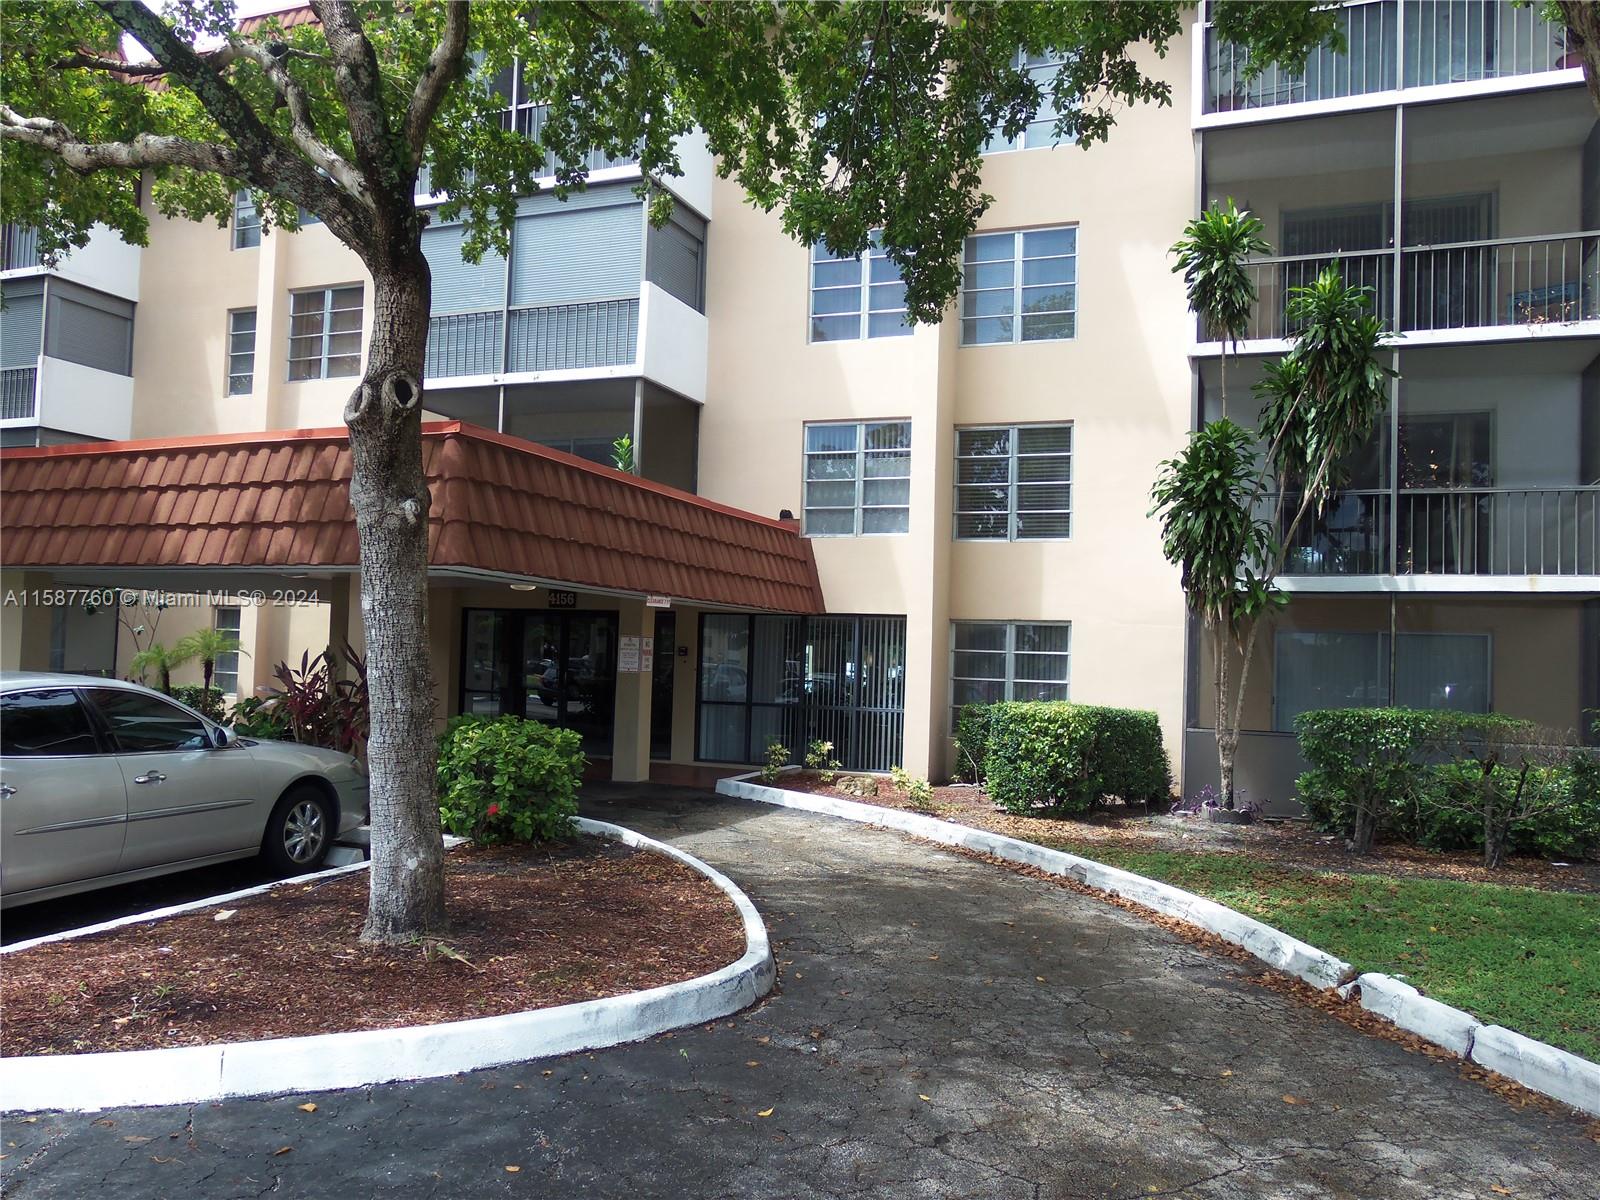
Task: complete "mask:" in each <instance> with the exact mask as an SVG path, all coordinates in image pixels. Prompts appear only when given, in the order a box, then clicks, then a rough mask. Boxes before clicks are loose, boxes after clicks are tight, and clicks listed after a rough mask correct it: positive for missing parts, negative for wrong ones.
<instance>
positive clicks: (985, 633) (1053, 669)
mask: <svg viewBox="0 0 1600 1200" xmlns="http://www.w3.org/2000/svg"><path fill="white" fill-rule="evenodd" d="M1071 643H1072V626H1071V625H1070V624H1066V623H1054V622H1052V623H1040V624H1028V625H1020V624H1013V623H1009V622H1004V621H953V622H951V625H950V728H951V729H954V728H955V727H956V724H955V723H956V717H957V715H958V714H959V713H960V712H961V709H962V708H963V707H964V706H965V705H968V704H997V703H999V702H1000V701H1002V700H1066V699H1068V695H1067V682H1068V680H1069V679H1070V678H1071V670H1070V668H1071V662H1072V659H1071V653H1070V651H1071Z"/></svg>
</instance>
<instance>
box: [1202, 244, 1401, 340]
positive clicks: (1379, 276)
mask: <svg viewBox="0 0 1600 1200" xmlns="http://www.w3.org/2000/svg"><path fill="white" fill-rule="evenodd" d="M1247 266H1248V268H1249V271H1250V282H1251V283H1252V284H1254V285H1255V289H1256V304H1255V307H1254V308H1253V309H1252V310H1251V313H1250V322H1249V325H1248V327H1247V329H1246V331H1245V337H1247V338H1289V337H1293V336H1294V335H1295V334H1296V333H1298V332H1299V326H1298V324H1297V323H1295V322H1293V321H1290V320H1289V316H1288V303H1289V292H1290V289H1292V288H1297V287H1307V286H1309V285H1310V284H1311V283H1312V281H1314V280H1315V279H1316V277H1317V276H1318V275H1320V274H1321V273H1322V272H1323V270H1325V269H1326V268H1328V267H1330V266H1331V267H1336V268H1337V269H1338V271H1339V275H1340V277H1341V278H1343V280H1344V281H1345V283H1346V284H1348V285H1350V286H1352V287H1367V288H1371V289H1372V303H1373V306H1374V307H1375V308H1376V310H1377V313H1378V315H1379V316H1380V317H1382V318H1383V319H1384V320H1385V321H1388V322H1389V323H1390V324H1391V325H1392V324H1393V321H1392V319H1391V318H1392V316H1393V310H1394V252H1393V251H1392V250H1355V251H1351V252H1349V253H1345V254H1296V255H1284V256H1279V257H1276V258H1258V259H1254V260H1252V261H1251V262H1250V263H1248V264H1247ZM1207 336H1208V337H1209V338H1211V339H1212V340H1213V341H1215V340H1217V337H1216V333H1215V332H1214V331H1210V330H1208V331H1207Z"/></svg>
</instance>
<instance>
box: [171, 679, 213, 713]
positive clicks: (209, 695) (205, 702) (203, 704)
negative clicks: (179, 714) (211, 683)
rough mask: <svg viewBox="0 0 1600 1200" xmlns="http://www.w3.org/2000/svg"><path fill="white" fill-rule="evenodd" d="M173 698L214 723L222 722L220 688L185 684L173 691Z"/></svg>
mask: <svg viewBox="0 0 1600 1200" xmlns="http://www.w3.org/2000/svg"><path fill="white" fill-rule="evenodd" d="M172 698H173V699H174V700H176V701H177V702H178V703H179V704H187V705H188V706H189V707H190V708H192V709H194V710H195V712H197V713H200V714H201V715H202V716H207V717H210V718H211V719H212V720H213V721H220V720H222V707H223V700H222V689H221V688H219V687H210V688H206V687H202V686H201V685H200V684H198V683H185V684H182V685H180V686H179V687H175V688H173V689H172Z"/></svg>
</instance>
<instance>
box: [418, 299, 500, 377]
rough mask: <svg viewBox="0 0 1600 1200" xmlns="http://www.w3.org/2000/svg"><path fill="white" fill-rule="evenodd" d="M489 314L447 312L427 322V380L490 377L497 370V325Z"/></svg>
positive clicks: (496, 316) (495, 316)
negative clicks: (454, 377)
mask: <svg viewBox="0 0 1600 1200" xmlns="http://www.w3.org/2000/svg"><path fill="white" fill-rule="evenodd" d="M501 317H502V314H501V313H500V311H499V310H498V309H496V310H495V311H493V312H474V313H447V314H445V315H442V316H437V317H434V318H432V319H431V320H430V321H429V322H428V358H427V364H426V366H425V367H424V371H425V374H426V376H427V378H429V379H444V378H448V377H449V376H452V375H494V374H498V373H499V371H500V322H501Z"/></svg>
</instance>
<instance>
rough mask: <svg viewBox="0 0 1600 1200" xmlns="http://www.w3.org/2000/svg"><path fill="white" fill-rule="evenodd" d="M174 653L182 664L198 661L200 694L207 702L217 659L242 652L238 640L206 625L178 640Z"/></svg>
mask: <svg viewBox="0 0 1600 1200" xmlns="http://www.w3.org/2000/svg"><path fill="white" fill-rule="evenodd" d="M175 653H177V654H180V655H182V661H183V662H190V661H191V660H193V659H196V658H198V659H199V660H200V678H201V693H200V694H201V695H203V696H205V697H207V698H208V700H209V698H210V696H211V679H212V677H213V676H214V675H215V674H216V670H217V659H219V658H221V657H222V656H223V655H224V654H242V653H244V651H242V650H241V649H240V648H239V639H238V638H236V637H233V636H231V635H229V634H226V633H223V632H222V630H220V629H218V628H216V627H215V626H212V625H208V626H206V628H204V629H197V630H195V631H194V632H193V633H191V634H187V635H185V636H184V637H181V638H179V639H178V645H177V647H176V650H175Z"/></svg>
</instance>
